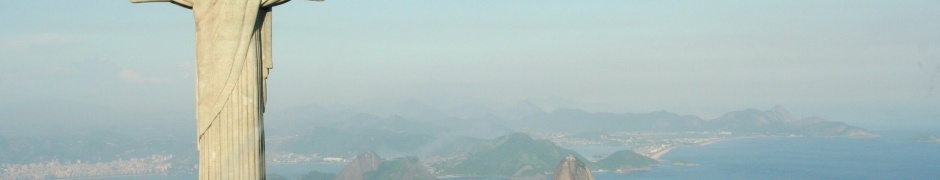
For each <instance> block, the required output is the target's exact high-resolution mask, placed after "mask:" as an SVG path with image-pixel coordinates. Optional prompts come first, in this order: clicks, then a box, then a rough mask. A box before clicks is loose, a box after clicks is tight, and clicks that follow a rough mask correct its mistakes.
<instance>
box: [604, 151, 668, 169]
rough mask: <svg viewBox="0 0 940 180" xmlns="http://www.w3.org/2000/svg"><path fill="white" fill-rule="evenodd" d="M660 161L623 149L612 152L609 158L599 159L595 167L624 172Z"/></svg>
mask: <svg viewBox="0 0 940 180" xmlns="http://www.w3.org/2000/svg"><path fill="white" fill-rule="evenodd" d="M658 163H659V161H656V160H655V159H651V158H649V157H646V156H643V155H640V154H637V153H635V152H633V151H631V150H621V151H617V152H614V153H613V154H610V156H607V158H604V159H601V160H598V161H597V163H594V167H595V168H594V169H597V170H607V171H621V172H624V171H632V170H636V169H644V168H649V167H650V166H653V165H656V164H658Z"/></svg>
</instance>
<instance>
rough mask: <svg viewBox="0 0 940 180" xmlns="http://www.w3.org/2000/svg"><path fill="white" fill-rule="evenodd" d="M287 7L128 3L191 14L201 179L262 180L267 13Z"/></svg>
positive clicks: (254, 2) (250, 1) (183, 0)
mask: <svg viewBox="0 0 940 180" xmlns="http://www.w3.org/2000/svg"><path fill="white" fill-rule="evenodd" d="M287 1H289V0H131V2H172V3H174V4H177V5H180V6H183V7H186V8H190V9H192V10H193V15H194V16H195V19H196V128H197V129H196V131H197V146H198V149H199V179H264V175H265V171H264V127H263V118H262V117H263V116H262V113H263V112H264V104H265V90H266V83H265V81H266V79H267V75H268V70H269V69H270V68H272V63H271V8H272V7H273V6H276V5H279V4H282V3H286V2H287Z"/></svg>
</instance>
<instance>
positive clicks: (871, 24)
mask: <svg viewBox="0 0 940 180" xmlns="http://www.w3.org/2000/svg"><path fill="white" fill-rule="evenodd" d="M274 12H275V15H274V16H275V18H274V19H275V20H274V66H275V68H274V69H273V70H272V74H271V79H269V84H270V85H269V88H270V89H269V90H270V91H269V97H270V100H269V101H268V103H269V106H271V107H272V108H285V107H289V106H295V105H302V104H311V103H320V104H324V103H341V104H347V103H356V102H360V101H364V100H368V99H373V98H377V97H384V98H388V97H391V98H411V97H438V96H453V97H470V98H484V99H492V100H495V101H500V102H505V103H515V102H518V101H520V100H524V99H547V98H563V99H569V100H572V101H575V102H578V103H577V104H578V106H580V108H585V109H587V110H590V111H610V112H646V111H654V110H670V111H674V112H679V113H683V114H700V115H704V116H706V117H707V116H717V115H720V113H723V112H727V111H732V110H740V109H745V108H752V107H753V108H758V109H767V108H770V107H772V106H773V105H776V104H780V105H784V106H786V107H788V108H790V109H796V111H799V112H804V114H802V115H805V116H809V115H814V116H826V115H827V113H834V112H837V111H838V112H846V111H848V112H851V111H864V110H870V109H873V108H874V109H891V108H913V109H922V110H923V109H928V110H930V109H933V110H936V109H940V72H938V71H940V70H938V68H940V1H887V0H886V1H858V0H853V1H740V2H731V1H688V2H674V1H623V0H611V1H605V0H600V1H526V0H520V1H486V0H483V1H479V0H478V1H426V0H409V1H378V0H376V1H358V0H328V1H325V2H307V1H294V2H290V3H287V4H284V5H281V6H278V7H277V8H275V11H274ZM0 24H3V27H2V28H0V105H2V104H15V103H21V102H28V101H51V102H55V101H77V102H88V103H94V104H99V105H103V106H109V107H115V108H119V109H125V110H128V111H183V110H185V111H192V108H193V105H192V104H193V103H194V95H193V93H194V91H195V90H194V87H193V83H194V82H193V81H194V77H193V72H194V69H193V64H194V63H193V62H194V42H195V40H194V22H193V19H192V13H191V11H189V10H188V9H184V8H180V7H177V6H175V5H172V4H167V3H150V4H131V3H129V2H127V1H124V0H110V1H78V0H71V1H57V0H30V1H0ZM933 117H936V114H934V115H933ZM836 120H841V119H836Z"/></svg>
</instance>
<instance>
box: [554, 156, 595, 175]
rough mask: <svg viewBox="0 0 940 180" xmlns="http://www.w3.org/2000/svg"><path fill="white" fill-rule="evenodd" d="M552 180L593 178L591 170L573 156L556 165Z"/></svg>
mask: <svg viewBox="0 0 940 180" xmlns="http://www.w3.org/2000/svg"><path fill="white" fill-rule="evenodd" d="M552 179H553V180H593V179H594V176H591V170H590V169H588V167H587V166H586V165H585V164H584V162H581V160H578V158H575V157H574V155H568V157H566V158H565V159H564V160H562V161H561V163H558V167H556V168H555V171H554V173H553V175H552Z"/></svg>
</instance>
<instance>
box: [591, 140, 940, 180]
mask: <svg viewBox="0 0 940 180" xmlns="http://www.w3.org/2000/svg"><path fill="white" fill-rule="evenodd" d="M661 159H663V160H664V162H663V163H662V164H661V165H660V166H657V167H655V168H653V169H652V170H650V171H645V172H634V173H629V174H615V173H594V175H595V177H596V179H940V143H924V142H913V141H909V140H906V139H905V138H896V137H886V138H879V139H840V138H755V139H739V140H728V141H720V142H716V143H713V144H711V145H707V146H682V147H678V148H676V149H673V150H672V151H671V152H670V153H668V154H666V155H665V156H663V157H662V158H661ZM669 160H682V161H690V162H692V163H697V164H699V166H694V167H683V166H671V165H669V162H668V161H669Z"/></svg>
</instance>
